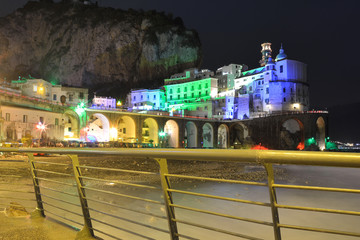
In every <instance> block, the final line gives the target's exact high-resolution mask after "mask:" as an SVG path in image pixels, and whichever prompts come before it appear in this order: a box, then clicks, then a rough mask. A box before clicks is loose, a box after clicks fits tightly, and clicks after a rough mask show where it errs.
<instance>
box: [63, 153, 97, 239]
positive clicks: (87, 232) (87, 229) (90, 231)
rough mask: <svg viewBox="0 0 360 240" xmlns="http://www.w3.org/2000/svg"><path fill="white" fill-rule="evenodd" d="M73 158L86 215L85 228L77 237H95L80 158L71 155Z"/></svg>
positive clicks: (82, 205)
mask: <svg viewBox="0 0 360 240" xmlns="http://www.w3.org/2000/svg"><path fill="white" fill-rule="evenodd" d="M69 157H70V158H71V162H72V165H73V170H74V177H75V180H76V185H77V189H78V193H79V198H80V204H81V208H82V212H83V216H84V227H83V229H82V230H81V231H80V232H79V233H78V234H77V236H76V239H86V238H93V237H94V231H93V228H92V224H91V218H90V212H89V208H88V204H87V200H86V195H85V189H83V181H82V179H81V176H82V175H81V171H80V168H79V165H80V164H79V158H78V156H77V155H69Z"/></svg>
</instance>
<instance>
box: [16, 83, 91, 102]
mask: <svg viewBox="0 0 360 240" xmlns="http://www.w3.org/2000/svg"><path fill="white" fill-rule="evenodd" d="M11 86H12V87H14V88H18V89H20V90H21V93H22V94H23V95H25V96H29V97H35V98H40V99H46V100H49V101H52V102H56V103H64V104H69V105H77V104H79V103H80V102H87V101H88V89H86V88H77V87H67V86H61V85H52V84H51V83H49V82H48V81H45V80H43V79H23V80H16V81H12V82H11ZM62 101H63V102H62Z"/></svg>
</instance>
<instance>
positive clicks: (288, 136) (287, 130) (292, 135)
mask: <svg viewBox="0 0 360 240" xmlns="http://www.w3.org/2000/svg"><path fill="white" fill-rule="evenodd" d="M280 129H281V130H280V149H283V150H296V149H299V150H302V149H304V147H305V146H304V124H303V123H302V122H301V121H300V120H299V119H296V118H290V119H287V120H285V121H283V122H282V123H281V128H280Z"/></svg>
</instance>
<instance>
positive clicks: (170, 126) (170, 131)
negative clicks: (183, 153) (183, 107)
mask: <svg viewBox="0 0 360 240" xmlns="http://www.w3.org/2000/svg"><path fill="white" fill-rule="evenodd" d="M164 132H165V133H166V137H167V143H168V144H167V145H168V146H169V147H179V125H178V124H177V122H175V121H174V120H168V121H166V123H165V127H164Z"/></svg>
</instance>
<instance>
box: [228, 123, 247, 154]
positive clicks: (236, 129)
mask: <svg viewBox="0 0 360 240" xmlns="http://www.w3.org/2000/svg"><path fill="white" fill-rule="evenodd" d="M248 136H249V131H248V128H247V127H246V126H245V125H244V124H242V123H240V122H238V123H235V124H234V125H232V126H231V128H230V141H231V142H230V144H231V146H234V148H243V147H244V146H245V145H246V141H247V137H248Z"/></svg>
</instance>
